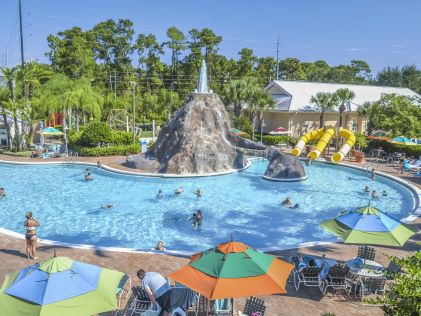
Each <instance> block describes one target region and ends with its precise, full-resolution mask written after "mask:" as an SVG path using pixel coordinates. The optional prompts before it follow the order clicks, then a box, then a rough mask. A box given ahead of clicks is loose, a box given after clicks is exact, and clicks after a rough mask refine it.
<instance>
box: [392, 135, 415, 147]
mask: <svg viewBox="0 0 421 316" xmlns="http://www.w3.org/2000/svg"><path fill="white" fill-rule="evenodd" d="M391 143H392V144H398V145H406V146H413V145H416V144H415V143H414V142H413V141H412V140H410V139H409V138H408V137H404V136H398V137H394V138H392V140H391Z"/></svg>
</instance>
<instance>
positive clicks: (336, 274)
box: [322, 264, 349, 294]
mask: <svg viewBox="0 0 421 316" xmlns="http://www.w3.org/2000/svg"><path fill="white" fill-rule="evenodd" d="M348 271H349V267H348V266H346V265H344V264H335V265H334V266H332V267H330V269H329V273H328V275H327V277H326V279H325V280H324V283H323V284H322V286H323V287H324V288H323V291H322V292H323V294H326V291H327V289H328V288H329V287H330V288H332V289H333V290H334V291H336V290H346V289H347V288H348V286H347V283H346V276H347V274H348Z"/></svg>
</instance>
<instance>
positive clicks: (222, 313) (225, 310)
mask: <svg viewBox="0 0 421 316" xmlns="http://www.w3.org/2000/svg"><path fill="white" fill-rule="evenodd" d="M212 303H213V304H212V305H213V306H212V309H213V311H214V313H215V315H217V316H231V315H232V306H231V299H229V298H225V299H220V300H215V301H212Z"/></svg>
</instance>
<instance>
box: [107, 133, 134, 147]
mask: <svg viewBox="0 0 421 316" xmlns="http://www.w3.org/2000/svg"><path fill="white" fill-rule="evenodd" d="M132 142H133V134H132V133H130V132H121V131H117V132H114V131H113V132H112V133H111V139H110V143H111V144H113V145H114V146H118V145H130V144H131V143H132Z"/></svg>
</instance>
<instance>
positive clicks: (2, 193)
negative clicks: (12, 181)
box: [0, 188, 6, 197]
mask: <svg viewBox="0 0 421 316" xmlns="http://www.w3.org/2000/svg"><path fill="white" fill-rule="evenodd" d="M5 196H6V192H5V191H4V188H0V197H5Z"/></svg>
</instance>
